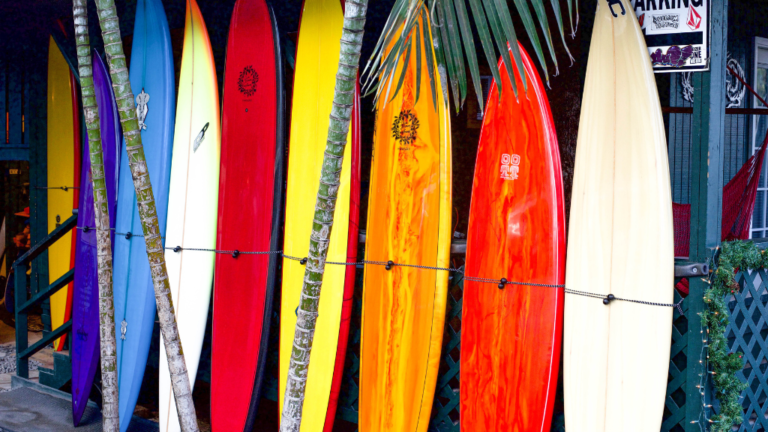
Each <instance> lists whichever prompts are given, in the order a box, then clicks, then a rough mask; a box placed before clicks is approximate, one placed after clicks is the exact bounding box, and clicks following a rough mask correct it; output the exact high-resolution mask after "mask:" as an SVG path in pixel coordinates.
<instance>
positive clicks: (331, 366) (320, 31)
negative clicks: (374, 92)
mask: <svg viewBox="0 0 768 432" xmlns="http://www.w3.org/2000/svg"><path fill="white" fill-rule="evenodd" d="M343 22H344V20H343V15H342V8H341V4H340V2H339V1H338V0H306V1H305V2H304V7H303V11H302V15H301V23H300V25H299V41H298V48H297V53H296V71H295V74H294V90H293V94H294V99H293V105H292V113H291V116H292V119H293V120H292V122H291V131H290V145H289V149H290V155H289V159H288V176H287V183H288V187H287V193H286V210H285V215H286V216H285V234H284V235H285V239H284V244H283V250H284V253H285V254H287V255H290V256H296V257H306V256H307V252H308V249H309V235H310V233H311V229H312V218H313V216H314V209H315V201H316V198H317V189H318V186H319V181H320V171H321V165H322V163H321V161H322V160H323V152H324V151H325V144H326V139H327V137H328V124H329V121H330V113H331V107H332V102H333V93H334V87H335V82H336V72H337V70H338V65H339V63H338V62H339V52H340V50H341V42H340V40H341V30H342V25H343ZM352 123H353V124H354V122H352ZM356 136H359V135H355V134H354V133H350V134H349V136H348V137H347V147H346V149H345V151H344V163H343V166H342V171H341V185H340V187H339V192H338V197H337V202H336V211H335V214H334V225H333V230H332V233H331V241H330V248H329V250H328V258H327V260H328V261H335V262H339V261H346V260H347V253H348V244H349V226H350V219H353V218H354V216H352V215H351V212H350V204H351V203H352V200H353V197H352V194H351V189H352V182H353V176H352V175H351V173H352V169H351V168H352V164H353V162H352V155H353V147H356V146H359V145H360V143H359V140H358V141H353V138H355V137H356ZM355 154H359V150H358V152H357V153H355ZM354 181H357V180H354ZM354 199H355V200H357V199H358V198H354ZM347 270H348V269H346V268H345V267H344V266H338V265H328V266H326V268H325V275H324V277H323V288H322V295H321V297H320V310H321V311H323V312H322V313H321V314H320V316H319V318H318V320H317V327H316V330H315V339H314V344H313V346H312V355H311V361H310V366H309V372H308V379H307V387H306V393H305V394H306V399H305V400H304V407H303V416H304V418H311V419H318V421H313V422H303V423H302V425H301V430H302V432H315V431H317V432H319V431H322V430H324V428H325V427H327V426H326V425H327V424H329V422H330V424H331V425H332V422H333V418H332V417H333V416H329V407H330V404H331V392H332V387H333V384H334V381H335V380H337V379H340V378H336V377H335V376H334V373H333V371H334V370H335V369H336V366H335V365H336V360H337V354H338V353H339V340H340V336H341V332H342V326H341V323H342V317H343V309H344V298H345V293H346V292H347V288H346V284H347V282H346V281H347V278H346V273H347ZM303 279H304V266H303V265H301V264H300V263H299V262H298V261H293V260H284V261H283V285H282V299H281V311H280V382H279V392H278V402H279V409H280V410H281V411H282V409H283V397H284V395H285V386H286V382H287V379H288V367H289V364H290V356H291V349H292V346H293V337H294V333H295V330H296V308H297V307H298V305H299V297H300V295H301V289H302V281H303ZM350 289H351V288H350ZM329 417H331V418H329ZM319 419H326V420H325V421H320V420H319Z"/></svg>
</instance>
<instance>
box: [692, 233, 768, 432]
mask: <svg viewBox="0 0 768 432" xmlns="http://www.w3.org/2000/svg"><path fill="white" fill-rule="evenodd" d="M766 266H768V256H766V255H765V251H762V250H760V249H758V248H757V246H755V244H754V243H752V242H751V241H738V240H737V241H731V242H725V243H723V250H722V252H721V253H720V257H719V260H718V267H717V269H716V270H715V272H714V274H713V275H712V277H711V278H710V280H709V281H708V282H709V284H710V285H709V288H708V289H706V290H705V291H704V303H705V304H706V308H705V309H704V310H703V311H702V312H701V314H700V316H701V325H702V327H706V328H707V336H708V337H707V342H708V344H709V346H708V353H707V356H708V360H707V361H708V362H709V363H710V364H711V366H712V367H711V372H710V374H711V376H712V382H713V383H714V386H715V395H716V397H717V399H718V400H719V401H720V412H719V413H718V414H717V415H716V416H715V417H713V418H712V419H710V420H709V422H710V423H711V424H712V431H713V432H727V431H730V430H731V426H732V425H734V424H736V425H740V424H741V423H742V421H743V416H744V411H743V408H742V406H741V403H739V399H740V397H741V392H742V391H743V390H744V389H746V388H747V384H746V383H743V382H741V381H740V380H739V379H738V378H737V377H736V373H737V372H738V371H740V370H742V369H743V367H744V364H743V363H744V362H743V361H742V359H741V358H742V355H741V354H740V353H733V352H730V350H729V349H728V341H727V339H726V336H725V331H726V328H727V327H728V323H729V319H728V316H729V315H730V311H729V310H728V308H727V306H726V296H728V295H729V294H735V293H737V292H739V291H740V289H741V288H740V287H739V284H738V283H737V282H736V273H737V272H738V271H739V269H757V268H762V267H766Z"/></svg>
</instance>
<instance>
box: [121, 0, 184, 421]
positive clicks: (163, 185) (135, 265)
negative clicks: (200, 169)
mask: <svg viewBox="0 0 768 432" xmlns="http://www.w3.org/2000/svg"><path fill="white" fill-rule="evenodd" d="M130 78H131V89H132V91H133V94H134V97H135V98H136V104H137V106H140V107H141V109H139V112H138V114H139V117H143V118H142V123H143V125H144V126H143V127H142V128H141V139H142V142H143V143H144V157H145V158H146V161H147V169H148V171H149V174H150V180H151V181H152V192H153V193H154V196H155V208H156V209H157V219H158V222H159V223H160V232H161V233H162V234H165V226H166V218H167V214H168V188H169V184H170V175H171V153H172V148H173V147H172V145H173V124H174V114H175V111H176V81H175V75H174V67H173V50H172V48H171V34H170V31H169V29H168V21H167V19H166V16H165V10H164V9H163V4H162V2H161V1H160V0H139V1H138V2H137V4H136V20H135V24H134V29H133V47H132V49H131V68H130ZM144 108H146V109H144ZM121 152H122V157H121V159H120V168H119V169H120V173H119V176H120V177H119V181H118V189H119V190H120V194H119V195H118V197H117V222H116V229H115V231H116V232H118V233H122V234H123V235H119V236H116V237H115V243H114V245H115V246H114V248H115V253H114V260H113V261H112V262H113V265H114V267H113V275H114V276H113V278H114V279H113V280H114V285H113V286H114V288H113V289H114V299H115V335H116V338H117V379H118V389H119V392H120V394H119V398H118V400H119V404H120V419H121V422H120V430H121V432H125V431H126V430H127V429H128V425H129V423H130V419H131V416H132V415H133V411H134V409H135V407H136V401H137V400H138V397H139V391H140V390H141V383H142V380H143V378H144V370H145V368H146V365H147V357H148V355H149V347H150V344H151V342H152V330H153V328H154V323H155V310H156V305H155V289H154V286H153V285H152V275H151V274H150V270H149V261H148V260H147V250H146V245H145V243H144V238H143V237H142V227H141V220H140V219H139V209H138V206H137V204H136V191H135V189H134V186H133V177H132V176H131V169H130V167H129V165H128V154H127V152H126V151H125V149H123V150H121ZM127 233H131V235H130V236H127V235H126V234H127ZM123 323H125V324H123Z"/></svg>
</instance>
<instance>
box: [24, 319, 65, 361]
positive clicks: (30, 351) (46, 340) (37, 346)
mask: <svg viewBox="0 0 768 432" xmlns="http://www.w3.org/2000/svg"><path fill="white" fill-rule="evenodd" d="M71 329H72V320H71V319H70V320H69V321H67V322H65V323H64V324H62V325H60V326H59V327H57V328H56V329H54V330H53V331H52V332H50V333H48V334H47V335H45V336H43V338H42V339H40V340H39V341H37V342H35V343H34V344H33V345H32V346H30V347H29V348H27V349H25V350H19V349H18V348H17V350H16V352H17V354H16V364H17V365H18V362H20V361H24V362H28V361H29V358H30V357H31V356H33V355H34V354H35V353H36V352H38V351H40V350H41V349H43V348H45V347H47V346H48V345H50V344H52V343H53V341H55V340H56V339H58V338H60V337H62V336H64V334H65V333H67V332H69V331H70V330H71ZM27 366H28V365H27Z"/></svg>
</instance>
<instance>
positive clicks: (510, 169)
mask: <svg viewBox="0 0 768 432" xmlns="http://www.w3.org/2000/svg"><path fill="white" fill-rule="evenodd" d="M518 173H520V155H516V154H513V155H508V154H506V153H504V154H503V155H501V178H503V179H504V180H515V179H517V177H518Z"/></svg>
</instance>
